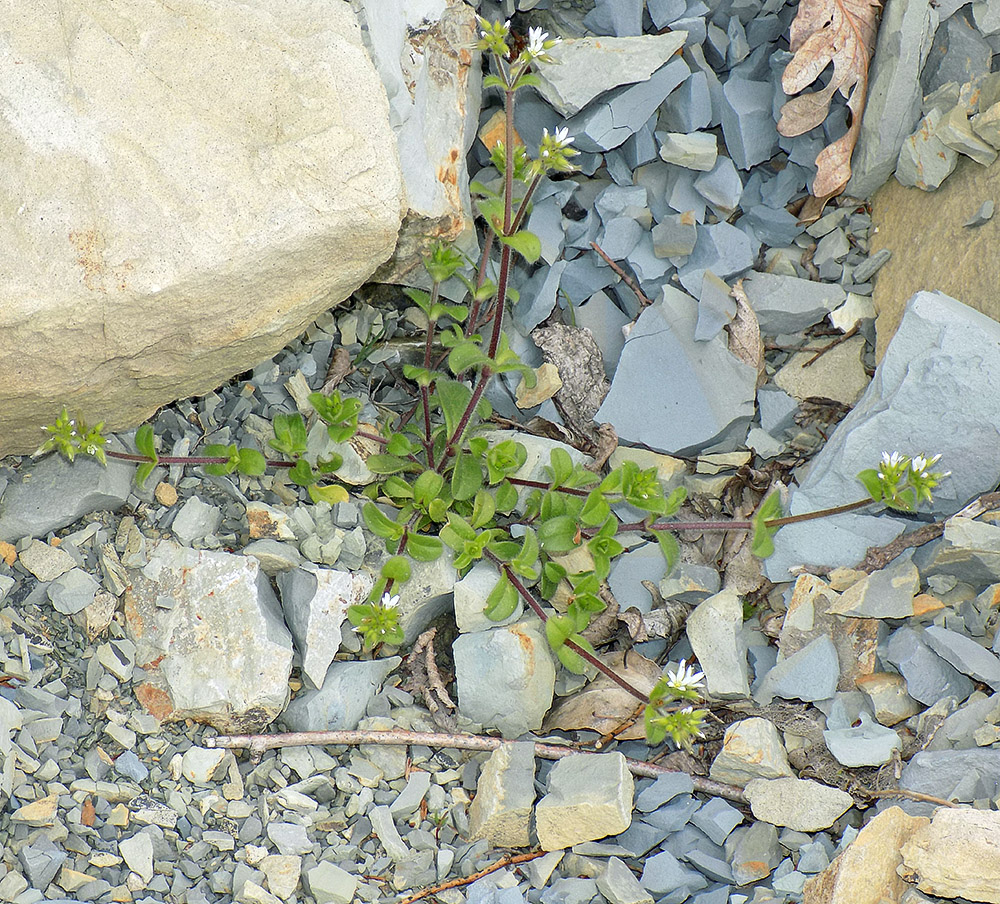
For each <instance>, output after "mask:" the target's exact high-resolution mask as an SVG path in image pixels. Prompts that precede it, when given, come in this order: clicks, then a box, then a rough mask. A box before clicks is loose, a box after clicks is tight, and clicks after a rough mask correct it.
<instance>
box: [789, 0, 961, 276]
mask: <svg viewBox="0 0 1000 904" xmlns="http://www.w3.org/2000/svg"><path fill="white" fill-rule="evenodd" d="M939 16H941V17H944V16H945V13H944V12H943V11H939V10H936V9H934V8H933V7H932V6H931V5H930V4H929V3H925V2H923V0H893V2H892V3H887V4H886V5H885V10H884V13H883V15H882V22H881V25H880V26H879V30H878V37H877V38H876V41H875V53H874V56H873V57H872V63H871V72H870V78H871V82H870V87H869V89H868V99H867V103H866V105H865V112H864V116H863V119H862V121H861V133H860V135H859V136H858V143H857V145H856V146H855V148H854V154H853V156H852V158H851V169H852V171H853V173H852V175H851V180H850V181H849V182H848V183H847V188H846V189H845V194H847V195H850V196H851V197H854V198H869V197H871V196H872V195H873V194H874V193H875V190H876V189H877V188H879V186H881V185H883V184H884V183H885V182H886V181H887V180H888V179H889V178H890V176H892V172H893V170H894V169H895V168H896V161H897V160H898V159H899V150H900V148H901V147H902V146H903V141H904V140H905V139H906V137H907V135H909V134H910V133H911V132H912V131H913V129H914V128H915V127H916V124H917V120H918V119H919V118H920V101H921V99H922V98H923V94H924V92H923V91H922V90H921V88H920V72H921V70H922V69H923V66H924V62H925V60H926V58H927V55H928V53H929V52H930V49H931V45H932V43H933V41H934V35H935V32H936V31H937V27H938V22H939V21H940V20H939ZM803 137H804V136H803ZM813 157H814V159H815V154H814V155H813ZM859 281H863V280H859Z"/></svg>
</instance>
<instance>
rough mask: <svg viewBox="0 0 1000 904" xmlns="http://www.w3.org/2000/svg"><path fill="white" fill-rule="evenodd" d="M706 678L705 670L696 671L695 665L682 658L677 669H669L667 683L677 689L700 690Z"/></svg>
mask: <svg viewBox="0 0 1000 904" xmlns="http://www.w3.org/2000/svg"><path fill="white" fill-rule="evenodd" d="M704 680H705V674H704V672H696V671H695V669H694V666H691V665H687V660H685V659H682V660H681V664H680V665H679V666H677V670H676V671H670V670H667V683H668V684H669V685H670V686H671V687H672V688H674V689H675V690H679V691H684V690H698V689H699V688H700V687H701V685H702V682H703V681H704Z"/></svg>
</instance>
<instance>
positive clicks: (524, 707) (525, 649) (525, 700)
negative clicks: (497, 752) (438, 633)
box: [452, 620, 555, 738]
mask: <svg viewBox="0 0 1000 904" xmlns="http://www.w3.org/2000/svg"><path fill="white" fill-rule="evenodd" d="M452 651H453V653H454V656H455V681H456V683H457V685H458V706H459V709H460V710H461V712H462V714H463V715H465V716H466V717H467V718H469V719H472V720H473V721H474V722H479V723H480V724H481V725H483V726H484V727H488V728H496V729H499V730H500V732H501V733H502V734H503V736H504V737H507V738H516V737H519V736H520V735H522V734H524V733H525V732H527V731H534V730H536V729H538V728H540V727H541V724H542V719H543V718H544V717H545V714H546V712H548V710H549V707H550V706H551V705H552V694H553V690H554V688H555V666H554V664H553V662H552V654H551V652H550V648H549V644H548V641H547V640H546V638H545V631H544V629H543V628H542V627H541V624H540V622H538V621H537V620H526V621H521V622H516V623H515V624H512V625H505V626H503V627H499V628H490V629H489V630H486V631H477V632H475V633H473V634H462V635H461V636H460V637H458V638H457V639H456V640H455V642H454V644H452Z"/></svg>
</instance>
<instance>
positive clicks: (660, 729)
mask: <svg viewBox="0 0 1000 904" xmlns="http://www.w3.org/2000/svg"><path fill="white" fill-rule="evenodd" d="M643 722H644V723H645V728H646V743H647V744H649V746H650V747H655V746H656V745H658V744H662V743H663V742H664V740H665V739H666V737H667V729H666V727H665V726H664V725H663V723H662V721H661V720H660V717H659V715H658V714H657V712H656V707H655V706H653V705H652V704H650V705H649V706H647V707H646V711H645V715H644V716H643Z"/></svg>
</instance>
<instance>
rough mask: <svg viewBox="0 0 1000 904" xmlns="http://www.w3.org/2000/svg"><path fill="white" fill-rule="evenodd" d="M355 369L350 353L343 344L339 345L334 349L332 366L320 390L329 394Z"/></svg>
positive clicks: (328, 369) (331, 360) (324, 393)
mask: <svg viewBox="0 0 1000 904" xmlns="http://www.w3.org/2000/svg"><path fill="white" fill-rule="evenodd" d="M353 371H354V366H353V365H352V364H351V355H350V353H349V352H348V351H347V349H346V348H344V347H343V346H338V347H337V348H336V349H335V350H334V353H333V358H331V359H330V366H329V367H328V368H327V371H326V379H325V380H324V381H323V388H322V389H321V390H320V392H322V393H323V395H329V394H330V393H331V392H333V390H334V389H336V388H337V387H338V386H339V385H340V383H341V382H342V381H343V380H344V379H345V378H346V377H347V376H348V375H350V374H351V373H352V372H353Z"/></svg>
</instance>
